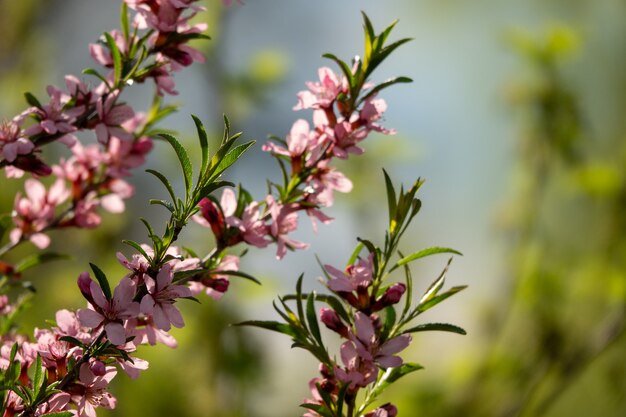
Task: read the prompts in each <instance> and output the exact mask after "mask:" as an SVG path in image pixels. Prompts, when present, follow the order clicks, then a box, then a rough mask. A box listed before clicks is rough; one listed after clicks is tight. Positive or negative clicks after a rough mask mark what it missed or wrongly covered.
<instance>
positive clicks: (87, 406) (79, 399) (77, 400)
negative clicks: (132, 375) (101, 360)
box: [71, 363, 117, 417]
mask: <svg viewBox="0 0 626 417" xmlns="http://www.w3.org/2000/svg"><path fill="white" fill-rule="evenodd" d="M116 374H117V370H116V369H115V367H114V366H107V367H106V370H105V373H104V375H101V376H97V375H94V373H93V372H92V371H91V369H90V368H89V364H87V363H84V364H82V365H81V367H80V370H79V378H78V381H79V383H80V384H81V386H82V388H83V390H82V391H83V392H82V393H81V394H78V393H77V394H72V396H71V399H72V402H73V403H74V404H76V406H77V408H78V416H79V417H96V408H97V407H103V408H109V409H113V408H115V405H116V403H117V400H116V399H115V397H113V396H112V395H111V393H109V392H108V391H107V388H108V386H109V383H110V382H111V380H112V379H113V378H114V377H115V375H116Z"/></svg>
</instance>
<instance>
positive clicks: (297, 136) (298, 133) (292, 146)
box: [263, 119, 315, 158]
mask: <svg viewBox="0 0 626 417" xmlns="http://www.w3.org/2000/svg"><path fill="white" fill-rule="evenodd" d="M314 133H315V132H312V131H311V130H310V127H309V122H307V121H306V120H304V119H298V120H296V121H295V122H294V124H293V126H292V127H291V131H290V132H289V134H288V135H287V148H286V149H285V148H284V147H282V146H277V145H275V144H274V143H272V142H268V143H266V144H265V145H263V150H264V151H266V152H272V153H274V154H276V155H285V156H288V157H290V158H300V157H302V155H303V154H304V153H305V152H306V151H307V150H308V149H310V148H311V147H312V145H313V144H314V142H315V134H314Z"/></svg>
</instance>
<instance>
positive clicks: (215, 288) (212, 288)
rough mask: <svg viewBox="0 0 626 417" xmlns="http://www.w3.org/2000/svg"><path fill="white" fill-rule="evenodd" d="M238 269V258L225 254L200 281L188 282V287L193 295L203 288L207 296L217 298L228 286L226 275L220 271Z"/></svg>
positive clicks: (219, 297) (220, 296)
mask: <svg viewBox="0 0 626 417" xmlns="http://www.w3.org/2000/svg"><path fill="white" fill-rule="evenodd" d="M238 270H239V258H238V257H237V256H234V255H226V256H224V258H223V259H222V260H221V261H220V263H219V265H217V266H216V267H214V268H213V269H211V270H210V271H208V272H207V273H206V274H205V275H204V276H203V277H202V279H201V280H200V281H192V282H190V283H189V289H190V290H191V293H192V294H193V295H195V294H199V293H200V292H202V291H203V290H204V291H205V292H206V294H207V295H208V296H209V297H211V298H213V299H214V300H219V299H221V298H222V296H223V295H224V293H226V291H227V290H228V287H229V281H228V275H226V274H220V272H221V271H238Z"/></svg>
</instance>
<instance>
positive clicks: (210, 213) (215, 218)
mask: <svg viewBox="0 0 626 417" xmlns="http://www.w3.org/2000/svg"><path fill="white" fill-rule="evenodd" d="M198 206H199V207H200V213H202V217H204V218H205V219H206V220H207V221H208V222H209V224H210V225H211V230H212V231H213V234H214V235H215V238H216V239H217V240H218V241H221V240H222V237H223V235H224V229H225V228H226V222H225V221H224V214H223V213H222V211H221V210H220V209H219V208H218V207H217V206H216V205H215V203H214V202H213V201H211V200H209V199H208V198H206V197H205V198H203V199H202V200H200V202H199V203H198Z"/></svg>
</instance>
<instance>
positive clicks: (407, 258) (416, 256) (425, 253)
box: [389, 246, 463, 272]
mask: <svg viewBox="0 0 626 417" xmlns="http://www.w3.org/2000/svg"><path fill="white" fill-rule="evenodd" d="M439 253H453V254H455V255H460V256H463V254H462V253H461V252H459V251H457V250H455V249H452V248H442V247H438V246H435V247H432V248H426V249H422V250H420V251H417V252H415V253H412V254H411V255H408V256H405V257H404V258H402V259H400V260H399V261H398V262H397V263H396V264H395V265H394V266H393V268H391V270H390V271H389V272H391V271H393V270H394V269H396V268H398V267H399V266H403V265H406V264H408V263H409V262H413V261H415V260H417V259H420V258H425V257H427V256H431V255H436V254H439Z"/></svg>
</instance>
